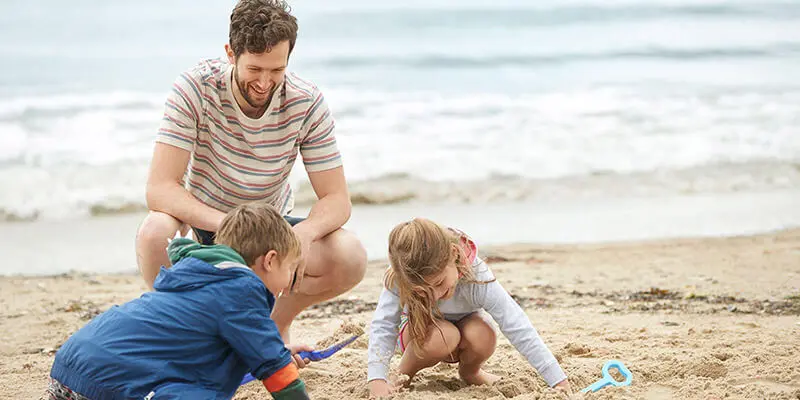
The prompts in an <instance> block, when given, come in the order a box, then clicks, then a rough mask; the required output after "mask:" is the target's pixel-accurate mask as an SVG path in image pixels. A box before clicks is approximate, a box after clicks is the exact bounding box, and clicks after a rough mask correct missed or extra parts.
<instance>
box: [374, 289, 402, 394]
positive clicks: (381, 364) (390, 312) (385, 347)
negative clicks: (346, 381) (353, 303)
mask: <svg viewBox="0 0 800 400" xmlns="http://www.w3.org/2000/svg"><path fill="white" fill-rule="evenodd" d="M400 312H401V309H400V298H399V297H397V295H396V294H394V293H392V291H390V290H388V289H386V288H385V287H384V288H383V290H382V291H381V297H380V298H379V299H378V306H377V307H376V309H375V314H373V316H372V323H371V324H370V326H369V349H368V350H367V354H368V357H367V380H368V381H371V380H374V379H383V380H386V381H388V378H387V375H388V372H389V362H390V361H391V359H392V355H393V354H394V350H395V347H396V346H397V332H398V325H399V324H400Z"/></svg>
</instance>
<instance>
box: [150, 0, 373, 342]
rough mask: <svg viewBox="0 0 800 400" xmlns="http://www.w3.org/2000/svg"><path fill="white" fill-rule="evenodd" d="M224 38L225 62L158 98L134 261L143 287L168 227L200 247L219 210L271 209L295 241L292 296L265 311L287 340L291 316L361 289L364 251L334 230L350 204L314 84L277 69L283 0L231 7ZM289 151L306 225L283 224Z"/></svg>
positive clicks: (162, 256) (289, 43) (293, 30)
mask: <svg viewBox="0 0 800 400" xmlns="http://www.w3.org/2000/svg"><path fill="white" fill-rule="evenodd" d="M229 35H230V36H229V43H228V44H226V45H225V52H226V53H227V61H224V60H205V61H202V62H201V63H200V64H198V65H197V66H195V67H194V68H192V69H191V70H189V71H187V72H185V73H183V74H182V75H181V76H180V77H179V78H178V79H177V80H176V81H175V83H174V85H173V87H172V92H171V93H170V94H169V95H168V98H167V101H166V105H165V113H164V118H163V120H162V122H161V127H160V129H159V131H158V135H157V139H156V144H155V149H154V152H153V160H152V163H151V166H150V173H149V177H148V180H147V191H146V197H147V205H148V208H149V209H150V210H151V211H150V213H149V214H148V216H147V217H146V218H145V220H144V221H143V222H142V225H141V226H140V228H139V232H138V234H137V237H136V254H137V262H138V264H139V269H140V271H141V273H142V277H143V278H144V280H145V282H147V284H148V286H150V287H152V285H153V281H154V279H155V277H156V275H158V272H159V269H160V267H161V266H162V265H164V266H169V265H170V264H169V259H168V258H167V253H166V245H167V238H171V237H172V236H173V235H174V234H175V232H176V231H178V230H182V231H185V230H187V229H189V228H191V229H193V230H194V233H195V235H196V237H197V239H198V240H199V241H202V242H204V243H206V244H208V243H210V242H211V241H213V235H214V232H215V231H216V230H217V228H218V227H219V224H220V222H221V221H222V218H223V217H224V216H225V213H226V212H227V211H229V210H231V209H232V208H234V207H235V206H236V205H238V204H241V203H244V202H251V201H264V202H269V203H270V204H272V205H273V206H275V207H276V208H277V209H278V210H280V211H281V213H283V214H284V215H287V216H286V217H285V218H286V219H287V220H288V221H289V223H291V224H292V225H293V230H294V232H295V233H296V234H297V236H298V238H299V240H300V243H301V245H302V253H303V262H301V263H300V265H299V266H298V268H297V270H296V273H295V282H294V284H293V285H292V290H291V293H290V294H289V295H286V294H284V295H283V296H282V297H281V298H280V299H278V301H277V303H276V304H275V308H274V310H273V312H272V318H273V320H274V321H275V323H276V324H277V325H278V328H279V330H280V332H281V335H282V336H283V339H284V340H285V341H286V342H287V343H288V342H289V327H290V325H291V323H292V320H293V319H294V318H295V317H296V316H297V314H298V313H300V311H302V310H303V309H305V308H306V307H308V306H310V305H312V304H315V303H318V302H321V301H324V300H327V299H330V298H333V297H335V296H337V295H339V294H341V293H344V292H346V291H348V290H350V289H351V288H352V287H353V286H355V285H356V284H357V283H358V282H360V281H361V279H362V278H363V276H364V272H365V268H366V252H365V250H364V248H363V246H362V245H361V242H360V241H359V240H358V239H357V238H356V237H355V236H354V235H353V234H352V233H350V232H347V231H345V230H343V229H342V228H341V227H342V225H344V223H345V222H346V221H347V220H348V219H349V218H350V210H351V203H350V196H349V193H348V190H347V184H346V181H345V176H344V171H343V166H342V161H341V157H340V154H339V151H338V148H337V145H336V139H335V137H334V133H333V131H334V120H333V118H332V116H331V114H330V111H329V110H328V106H327V104H326V102H325V100H324V98H323V95H322V93H321V92H320V91H319V89H318V88H317V87H316V86H314V85H313V84H312V83H310V82H308V81H305V80H302V79H300V78H299V77H297V76H296V75H294V74H287V73H286V67H287V64H288V60H289V55H290V54H291V52H292V50H293V49H294V45H295V40H296V38H297V20H296V18H295V17H294V16H292V15H291V14H289V7H288V6H287V5H286V3H285V2H282V1H275V0H240V1H239V2H238V4H237V5H236V7H235V8H234V10H233V13H232V14H231V21H230V34H229ZM298 151H299V153H300V155H301V156H302V159H303V164H304V166H305V169H306V171H307V173H308V178H309V181H310V182H311V186H312V187H313V189H314V192H315V193H316V195H317V198H318V200H317V202H316V203H315V204H314V205H313V207H312V208H311V211H310V213H309V215H308V217H307V218H297V217H289V216H288V213H289V212H291V211H292V208H293V206H294V197H293V195H292V189H291V187H290V185H289V182H288V177H289V173H290V171H291V169H292V166H293V164H294V161H295V158H296V157H297V154H298Z"/></svg>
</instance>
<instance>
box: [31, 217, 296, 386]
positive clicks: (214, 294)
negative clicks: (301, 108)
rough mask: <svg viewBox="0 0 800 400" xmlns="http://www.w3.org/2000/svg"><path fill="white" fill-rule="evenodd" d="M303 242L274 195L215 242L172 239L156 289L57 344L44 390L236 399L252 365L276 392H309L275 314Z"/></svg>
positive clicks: (225, 227)
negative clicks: (274, 203)
mask: <svg viewBox="0 0 800 400" xmlns="http://www.w3.org/2000/svg"><path fill="white" fill-rule="evenodd" d="M164 244H165V245H166V243H164ZM300 251H301V250H300V244H299V242H298V240H297V237H296V236H295V235H294V233H293V231H292V229H291V227H290V226H289V224H288V223H287V222H286V221H285V220H284V219H283V217H281V215H280V214H279V213H278V212H277V211H276V210H275V209H274V208H272V206H270V205H267V204H255V203H253V204H244V205H241V206H238V207H236V208H235V209H233V210H232V211H231V212H230V213H228V214H227V216H226V217H225V219H224V220H223V221H222V224H221V225H220V229H219V231H218V232H217V234H216V244H215V245H213V246H204V245H200V244H198V243H196V242H194V241H192V240H190V239H186V238H178V239H175V240H173V241H172V242H171V243H170V244H169V246H168V247H167V252H168V254H169V258H170V261H171V262H172V264H173V266H172V268H169V269H167V268H164V267H162V268H161V271H160V272H159V274H158V277H157V278H156V280H155V285H154V289H155V292H149V293H145V294H144V295H142V296H141V297H140V298H138V299H135V300H132V301H129V302H127V303H125V304H123V305H121V306H114V307H112V308H111V309H109V310H108V311H106V312H105V313H103V314H101V315H99V316H97V317H96V318H95V319H93V320H92V321H91V322H89V323H88V324H86V326H84V327H83V328H81V329H80V330H79V331H78V332H76V333H75V334H73V335H72V337H70V338H69V340H67V342H66V343H64V345H63V346H62V347H61V348H60V349H59V351H58V352H57V353H56V357H55V361H54V362H53V367H52V369H51V371H50V377H51V381H50V387H49V389H48V396H49V397H47V398H48V399H50V400H63V399H70V400H82V399H91V400H106V399H108V400H118V399H119V400H122V399H126V400H127V399H151V398H152V399H159V400H160V399H178V398H180V399H230V398H232V397H233V395H234V393H235V392H236V389H237V388H238V387H239V383H240V382H241V380H242V378H243V377H244V375H245V374H246V373H247V372H251V373H252V375H253V376H254V377H256V378H258V379H261V380H262V381H263V383H264V386H265V387H266V388H267V390H268V391H269V392H270V393H271V394H272V396H273V397H274V398H275V399H307V398H308V395H307V393H306V389H305V384H304V383H303V381H302V380H300V378H299V375H298V372H297V366H296V365H295V364H294V363H293V362H292V354H291V353H290V352H289V350H287V349H286V347H285V346H284V343H283V341H282V340H281V336H280V334H279V332H278V329H277V328H276V326H275V323H274V322H273V321H272V319H270V312H271V309H272V306H273V304H274V302H275V297H274V296H273V294H276V295H278V296H280V294H281V293H282V292H283V290H285V289H287V288H288V287H289V285H290V283H291V276H292V273H293V271H294V269H295V268H296V267H297V265H296V264H297V262H298V258H299V256H300Z"/></svg>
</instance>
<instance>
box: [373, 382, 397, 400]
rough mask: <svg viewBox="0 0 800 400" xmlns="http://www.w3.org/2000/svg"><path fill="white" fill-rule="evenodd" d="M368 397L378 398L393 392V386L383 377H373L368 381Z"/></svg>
mask: <svg viewBox="0 0 800 400" xmlns="http://www.w3.org/2000/svg"><path fill="white" fill-rule="evenodd" d="M368 385H369V398H371V399H378V398H381V397H386V396H389V395H390V394H392V393H394V391H395V387H394V386H392V385H391V384H390V383H389V382H387V381H386V380H383V379H373V380H371V381H369V384H368Z"/></svg>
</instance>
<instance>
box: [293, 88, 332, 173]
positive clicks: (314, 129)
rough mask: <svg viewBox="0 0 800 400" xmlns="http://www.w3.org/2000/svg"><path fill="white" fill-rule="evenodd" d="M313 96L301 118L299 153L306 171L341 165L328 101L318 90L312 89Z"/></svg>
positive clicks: (327, 168) (322, 169)
mask: <svg viewBox="0 0 800 400" xmlns="http://www.w3.org/2000/svg"><path fill="white" fill-rule="evenodd" d="M313 96H314V101H313V102H312V103H311V107H310V108H309V110H308V113H307V114H306V117H305V119H304V120H303V138H302V140H301V142H300V155H301V156H302V157H303V164H304V165H305V168H306V171H308V172H318V171H325V170H329V169H333V168H336V167H340V166H341V165H342V157H341V155H340V154H339V148H338V146H337V144H336V136H335V135H334V129H335V125H336V124H335V122H334V120H333V116H332V115H331V111H330V109H329V108H328V103H327V102H326V101H325V97H324V96H323V95H322V92H320V91H319V90H314V92H313Z"/></svg>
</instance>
